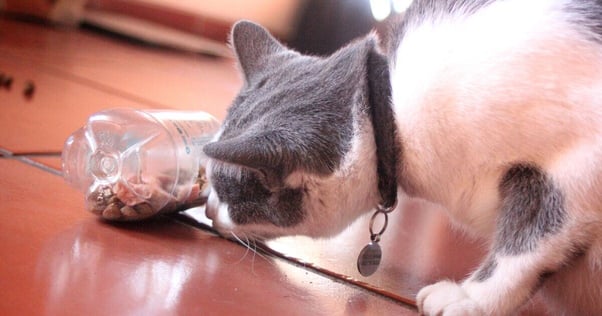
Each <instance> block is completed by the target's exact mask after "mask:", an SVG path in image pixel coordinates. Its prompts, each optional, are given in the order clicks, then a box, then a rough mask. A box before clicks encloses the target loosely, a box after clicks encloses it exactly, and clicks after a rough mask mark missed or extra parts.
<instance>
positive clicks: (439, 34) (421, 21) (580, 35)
mask: <svg viewBox="0 0 602 316" xmlns="http://www.w3.org/2000/svg"><path fill="white" fill-rule="evenodd" d="M595 10H597V11H595ZM594 12H598V13H599V14H597V16H594V15H595V14H594ZM398 32H400V33H401V39H399V41H397V42H398V43H397V47H396V48H395V49H394V51H393V55H392V58H391V81H392V87H393V102H394V107H395V111H396V115H397V119H398V121H399V123H400V128H401V129H402V134H403V132H407V133H411V134H414V135H417V136H418V137H420V135H421V133H428V134H429V135H431V137H430V138H431V139H432V138H433V137H432V135H433V134H432V133H441V135H448V136H449V135H453V134H454V133H463V132H464V133H470V134H471V135H472V136H475V139H474V141H477V142H478V139H479V138H480V139H483V141H484V142H486V143H487V144H489V145H491V144H493V143H495V142H496V141H497V142H499V143H514V142H513V141H512V139H511V138H512V137H519V138H521V140H522V141H523V142H525V141H529V138H530V137H532V138H533V139H532V141H533V144H532V145H533V146H538V145H537V142H539V141H542V140H545V139H548V138H550V137H556V138H557V141H558V142H562V141H563V140H562V139H558V137H563V135H564V136H566V138H567V139H566V141H570V140H569V138H570V139H574V138H575V137H587V136H588V135H592V134H600V133H602V129H601V127H602V124H600V123H602V97H601V96H600V91H602V90H601V89H602V3H601V2H600V1H566V0H531V1H521V0H506V1H492V0H488V1H484V0H481V1H429V0H422V1H421V0H416V1H414V3H413V7H412V8H410V10H409V12H408V13H407V14H406V21H405V22H404V23H403V25H402V27H401V28H399V29H398ZM476 131H478V133H479V134H478V135H476V134H474V133H475V132H476ZM534 131H537V133H535V132H534ZM458 141H460V142H462V141H465V140H460V139H459V140H458ZM436 145H440V144H433V146H436ZM513 147H514V146H513ZM509 150H510V151H516V150H517V149H516V148H514V149H511V148H509ZM540 152H541V151H540ZM515 154H517V155H519V154H521V153H520V152H515ZM542 154H544V153H542Z"/></svg>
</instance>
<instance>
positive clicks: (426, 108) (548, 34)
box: [391, 0, 602, 315]
mask: <svg viewBox="0 0 602 316" xmlns="http://www.w3.org/2000/svg"><path fill="white" fill-rule="evenodd" d="M566 3H567V1H563V0H557V1H544V0H531V1H521V0H507V1H499V2H495V3H493V4H492V5H491V6H489V7H487V8H485V9H483V10H481V11H479V12H477V13H476V14H474V15H472V16H470V17H465V16H459V15H458V16H455V17H453V16H452V17H447V18H441V17H439V18H436V19H432V20H430V21H427V22H426V23H423V24H420V25H415V26H410V29H409V30H407V31H406V33H407V36H406V38H405V39H404V40H403V41H402V43H401V45H400V47H399V48H398V50H397V52H396V55H395V59H394V64H393V65H392V67H391V78H392V85H393V102H394V108H395V112H396V120H397V122H398V127H399V130H400V131H401V135H402V141H403V146H404V161H403V163H404V168H403V170H405V173H404V174H403V176H404V177H408V179H409V183H411V184H412V186H411V190H412V191H413V192H411V193H412V194H413V195H416V196H419V197H422V198H425V199H428V200H431V201H434V202H437V203H440V204H441V205H443V206H444V207H446V209H447V211H448V212H449V214H450V215H451V217H452V219H454V220H455V221H456V222H459V223H460V224H462V226H463V227H465V228H466V229H468V230H470V231H472V232H476V233H478V234H480V235H482V236H484V237H486V238H489V239H491V238H492V236H493V232H494V231H495V220H496V216H497V206H498V204H499V196H498V193H497V192H498V191H497V183H498V182H499V179H500V177H501V176H502V172H503V171H504V170H505V169H506V168H507V167H508V166H509V165H510V164H512V163H516V162H530V163H535V164H537V165H539V166H542V167H543V168H544V169H545V170H546V172H547V173H549V174H550V175H551V176H552V178H553V179H554V181H555V183H558V185H559V186H560V187H561V189H562V191H563V193H564V194H565V196H566V199H567V209H568V210H569V212H570V214H571V219H572V224H571V225H570V227H564V228H563V233H561V234H559V235H556V236H553V237H551V238H549V240H545V241H543V243H542V246H540V247H539V248H538V249H537V250H536V252H534V253H529V254H525V255H524V256H514V257H507V258H496V259H497V260H498V268H497V269H496V270H495V273H494V275H493V276H492V277H491V278H489V279H487V280H486V281H485V282H476V281H474V279H468V280H467V281H465V282H464V283H463V284H461V285H457V284H454V283H450V282H447V281H444V282H441V283H437V284H435V285H433V286H429V287H427V288H425V289H423V290H422V291H421V292H420V293H419V294H418V301H419V303H420V306H421V310H422V312H423V313H425V314H427V315H435V314H436V315H439V314H441V313H442V314H444V315H469V314H472V313H474V312H475V311H479V312H478V313H479V314H481V313H485V314H488V315H505V314H509V313H512V312H513V311H514V310H515V309H516V308H517V307H519V306H520V305H521V304H522V303H524V302H525V301H526V300H527V299H528V297H529V296H530V295H531V293H529V292H525V291H529V290H530V289H531V288H532V287H533V286H534V284H535V282H536V281H537V280H536V279H535V278H537V276H538V274H537V273H539V272H541V269H542V268H546V267H549V268H550V269H553V270H554V269H559V268H560V267H559V266H558V265H559V264H560V263H559V262H560V261H561V260H564V259H565V257H564V256H565V255H566V250H567V249H569V248H570V247H571V242H573V243H574V242H578V241H579V240H583V241H587V242H588V243H591V247H592V248H590V249H594V250H595V249H597V250H595V251H593V253H592V252H590V253H588V255H587V263H585V264H581V265H579V268H580V270H579V272H571V273H573V274H577V275H590V276H591V277H590V278H589V279H588V278H587V277H580V281H581V282H580V283H578V284H577V285H576V286H571V283H570V282H566V283H567V284H564V285H563V286H564V287H563V286H555V285H553V282H554V281H555V279H560V280H562V279H565V280H566V278H565V277H564V276H565V275H568V274H571V273H569V272H564V270H562V271H560V272H559V273H558V274H559V275H560V276H555V277H554V278H552V280H551V281H550V282H551V283H552V285H551V286H546V288H545V289H544V292H546V293H548V295H549V296H551V297H554V298H556V301H562V302H566V303H567V305H566V306H564V307H563V308H565V309H566V310H568V311H571V310H573V311H576V310H580V311H586V312H591V313H599V312H602V305H601V304H600V303H592V300H589V301H588V300H585V299H583V300H579V299H573V300H570V299H566V300H562V299H560V298H562V297H563V292H571V293H580V294H579V295H582V297H588V296H589V295H591V293H594V295H600V293H601V292H602V285H601V283H600V277H594V276H597V275H599V273H600V270H599V269H600V266H599V262H600V260H601V259H600V258H601V257H600V256H601V255H602V254H601V253H600V249H601V247H602V246H600V244H601V243H602V236H601V235H602V233H601V230H600V228H601V227H602V225H601V224H600V223H602V212H601V210H602V205H600V198H599V197H600V196H602V183H601V181H602V180H601V179H602V162H601V161H600V157H602V49H601V48H600V45H599V44H594V43H592V42H590V41H588V40H586V39H585V38H584V36H583V34H582V33H580V32H578V31H576V30H575V27H574V26H573V25H571V24H570V23H569V22H568V21H569V20H570V19H571V18H572V17H570V16H567V14H566V13H563V12H562V10H561V8H562V6H563V5H564V4H566ZM466 135H469V136H470V138H467V137H466ZM569 287H570V288H569ZM579 295H575V297H579ZM597 299H598V301H600V300H601V299H602V297H600V296H597ZM571 304H572V306H571ZM572 308H573V309H572ZM579 308H581V309H579ZM588 308H589V310H588Z"/></svg>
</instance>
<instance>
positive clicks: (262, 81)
mask: <svg viewBox="0 0 602 316" xmlns="http://www.w3.org/2000/svg"><path fill="white" fill-rule="evenodd" d="M267 82H268V78H263V79H261V80H260V81H259V82H258V83H257V85H256V86H255V89H261V88H263V86H265V84H266V83H267Z"/></svg>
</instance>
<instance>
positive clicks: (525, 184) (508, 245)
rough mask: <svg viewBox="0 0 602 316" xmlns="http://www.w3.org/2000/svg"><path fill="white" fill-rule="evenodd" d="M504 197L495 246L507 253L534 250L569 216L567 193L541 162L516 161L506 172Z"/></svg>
mask: <svg viewBox="0 0 602 316" xmlns="http://www.w3.org/2000/svg"><path fill="white" fill-rule="evenodd" d="M499 191H500V195H501V198H502V203H501V209H500V215H499V218H498V222H497V227H498V231H497V235H496V238H497V239H496V240H495V244H494V250H495V251H496V252H500V253H502V254H506V255H517V254H521V253H525V252H529V251H533V250H534V249H535V248H536V247H537V243H538V242H539V241H540V240H541V239H542V238H544V237H545V236H547V235H549V234H554V233H557V232H559V231H560V229H561V228H562V226H563V224H564V221H565V219H566V210H565V202H564V196H563V194H562V192H561V191H560V190H559V189H558V188H556V187H555V186H554V183H553V182H552V180H551V179H550V178H549V177H547V176H546V174H545V173H544V172H543V171H542V170H541V169H540V168H538V167H537V166H534V165H532V164H525V163H521V164H516V165H514V166H512V167H511V168H510V169H508V171H507V172H506V174H505V175H504V176H503V178H502V180H501V182H500V185H499Z"/></svg>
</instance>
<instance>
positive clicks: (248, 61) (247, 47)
mask: <svg viewBox="0 0 602 316" xmlns="http://www.w3.org/2000/svg"><path fill="white" fill-rule="evenodd" d="M231 43H232V47H233V48H234V52H235V53H236V57H237V58H238V63H239V65H240V67H241V68H242V71H243V72H244V74H245V77H246V79H247V80H248V79H250V77H252V76H253V74H255V73H256V72H258V71H259V70H260V69H261V67H262V66H263V64H264V62H265V60H266V59H267V58H268V57H269V56H270V55H272V54H276V53H278V52H282V51H286V48H285V47H284V46H282V44H280V43H279V42H278V41H277V40H276V39H275V38H274V37H273V36H272V35H271V34H270V33H269V32H268V31H267V30H266V29H265V28H263V27H262V26H260V25H258V24H255V23H253V22H250V21H239V22H237V23H236V24H234V27H233V28H232V34H231Z"/></svg>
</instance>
